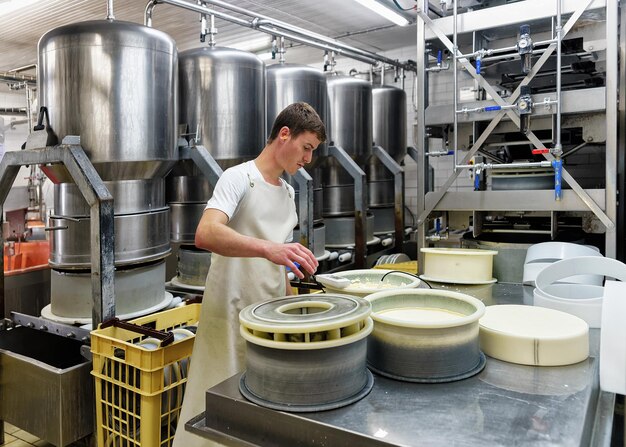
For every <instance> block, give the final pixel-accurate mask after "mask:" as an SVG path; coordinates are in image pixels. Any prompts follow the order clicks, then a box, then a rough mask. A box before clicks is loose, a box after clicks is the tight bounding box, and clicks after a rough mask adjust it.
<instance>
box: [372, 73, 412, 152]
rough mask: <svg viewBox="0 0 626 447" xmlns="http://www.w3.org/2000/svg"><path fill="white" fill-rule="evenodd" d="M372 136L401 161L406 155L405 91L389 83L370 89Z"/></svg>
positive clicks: (379, 144) (377, 143)
mask: <svg viewBox="0 0 626 447" xmlns="http://www.w3.org/2000/svg"><path fill="white" fill-rule="evenodd" d="M372 137H373V139H374V144H376V145H377V146H381V147H382V148H384V149H385V150H386V151H387V153H388V154H389V155H391V157H392V158H393V159H394V160H395V161H396V162H397V163H401V162H402V160H404V157H405V156H406V148H407V143H406V93H405V92H404V90H402V89H400V88H397V87H393V86H390V85H381V86H378V87H374V88H373V89H372Z"/></svg>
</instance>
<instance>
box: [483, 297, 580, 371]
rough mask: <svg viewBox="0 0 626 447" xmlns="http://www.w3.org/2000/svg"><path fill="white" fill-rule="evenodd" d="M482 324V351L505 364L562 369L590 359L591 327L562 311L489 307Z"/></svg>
mask: <svg viewBox="0 0 626 447" xmlns="http://www.w3.org/2000/svg"><path fill="white" fill-rule="evenodd" d="M479 325H480V334H479V336H480V348H481V350H482V351H483V352H484V353H485V354H487V355H488V356H490V357H493V358H496V359H499V360H503V361H505V362H511V363H519V364H522V365H535V366H561V365H570V364H572V363H578V362H581V361H583V360H585V359H586V358H587V357H588V356H589V325H587V323H586V322H585V321H583V320H582V319H580V318H578V317H575V316H573V315H570V314H567V313H565V312H560V311H558V310H553V309H547V308H542V307H534V306H523V305H514V304H507V305H498V306H488V307H487V308H486V310H485V315H484V316H483V317H482V318H481V319H480V320H479Z"/></svg>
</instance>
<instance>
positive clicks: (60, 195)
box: [54, 178, 165, 217]
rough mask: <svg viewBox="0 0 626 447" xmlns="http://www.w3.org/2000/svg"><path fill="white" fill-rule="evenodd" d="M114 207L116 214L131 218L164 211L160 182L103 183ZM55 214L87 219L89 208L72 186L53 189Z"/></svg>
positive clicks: (161, 180)
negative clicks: (126, 215) (138, 214)
mask: <svg viewBox="0 0 626 447" xmlns="http://www.w3.org/2000/svg"><path fill="white" fill-rule="evenodd" d="M104 185H105V186H106V187H107V189H108V190H109V192H110V193H111V195H112V196H113V203H114V204H115V214H116V215H120V214H134V213H141V212H148V211H152V210H156V209H161V208H163V207H165V199H164V190H165V187H164V182H163V179H162V178H155V179H144V180H121V181H115V182H104ZM54 212H55V214H56V215H57V216H69V217H89V215H90V208H89V205H88V204H87V201H86V200H85V198H84V197H83V195H82V193H81V192H80V190H79V189H78V186H76V184H74V183H59V184H57V185H54Z"/></svg>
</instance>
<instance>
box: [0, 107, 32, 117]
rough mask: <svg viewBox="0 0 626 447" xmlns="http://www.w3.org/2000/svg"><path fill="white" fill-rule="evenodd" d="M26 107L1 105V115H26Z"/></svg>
mask: <svg viewBox="0 0 626 447" xmlns="http://www.w3.org/2000/svg"><path fill="white" fill-rule="evenodd" d="M25 114H26V109H25V108H23V107H0V115H25Z"/></svg>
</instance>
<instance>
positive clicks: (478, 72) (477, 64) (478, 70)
mask: <svg viewBox="0 0 626 447" xmlns="http://www.w3.org/2000/svg"><path fill="white" fill-rule="evenodd" d="M476 74H480V58H479V57H477V58H476Z"/></svg>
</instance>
